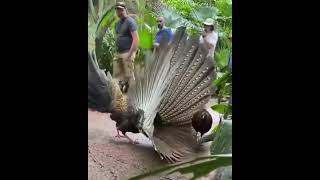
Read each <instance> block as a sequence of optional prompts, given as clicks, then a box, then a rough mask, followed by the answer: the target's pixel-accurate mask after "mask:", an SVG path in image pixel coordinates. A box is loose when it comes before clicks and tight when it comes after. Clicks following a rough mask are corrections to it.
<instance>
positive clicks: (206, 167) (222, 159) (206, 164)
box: [129, 154, 232, 180]
mask: <svg viewBox="0 0 320 180" xmlns="http://www.w3.org/2000/svg"><path fill="white" fill-rule="evenodd" d="M231 164H232V155H231V154H220V155H215V156H208V157H201V158H197V159H195V160H192V161H188V162H185V163H181V164H176V165H171V166H167V167H163V168H160V169H157V170H155V171H152V172H149V173H145V174H142V175H139V176H135V177H132V178H130V179H129V180H137V179H143V178H146V177H152V176H156V175H159V174H162V173H165V172H167V173H166V174H167V175H168V174H172V173H174V172H180V173H183V174H184V173H189V172H192V173H194V177H193V178H196V177H199V176H202V175H206V174H208V173H207V172H211V171H213V170H214V169H216V168H219V167H223V166H229V165H231ZM201 169H203V170H201ZM168 171H169V172H168Z"/></svg>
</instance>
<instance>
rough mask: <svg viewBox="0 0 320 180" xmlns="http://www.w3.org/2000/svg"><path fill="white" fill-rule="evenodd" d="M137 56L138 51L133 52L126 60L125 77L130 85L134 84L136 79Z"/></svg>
mask: <svg viewBox="0 0 320 180" xmlns="http://www.w3.org/2000/svg"><path fill="white" fill-rule="evenodd" d="M135 57H136V52H134V53H133V54H132V56H131V57H129V60H128V59H126V62H124V67H125V78H126V80H127V82H128V83H129V87H130V86H132V85H133V83H134V81H135V76H134V59H135Z"/></svg>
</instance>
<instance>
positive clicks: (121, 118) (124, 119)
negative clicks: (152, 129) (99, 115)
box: [110, 109, 141, 134]
mask: <svg viewBox="0 0 320 180" xmlns="http://www.w3.org/2000/svg"><path fill="white" fill-rule="evenodd" d="M110 118H111V119H112V120H114V121H115V122H116V126H117V129H118V130H120V131H121V132H122V133H123V134H125V133H126V132H131V133H139V120H140V118H141V112H140V111H134V110H133V109H131V110H130V109H129V110H128V111H125V112H119V111H113V112H111V116H110Z"/></svg>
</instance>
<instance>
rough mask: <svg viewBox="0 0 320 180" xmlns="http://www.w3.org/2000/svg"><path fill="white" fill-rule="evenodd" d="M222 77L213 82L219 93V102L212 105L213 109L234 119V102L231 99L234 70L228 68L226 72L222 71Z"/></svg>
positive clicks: (225, 116)
mask: <svg viewBox="0 0 320 180" xmlns="http://www.w3.org/2000/svg"><path fill="white" fill-rule="evenodd" d="M220 74H221V75H220V77H219V76H218V79H216V80H215V81H214V82H213V83H214V84H215V86H216V88H217V91H216V93H217V94H218V104H216V105H214V106H212V109H213V110H215V111H216V112H218V113H220V114H222V115H223V116H224V118H225V119H227V118H231V119H232V102H231V101H230V99H231V96H232V71H230V70H228V69H227V70H226V72H224V73H220Z"/></svg>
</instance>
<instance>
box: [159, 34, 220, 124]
mask: <svg viewBox="0 0 320 180" xmlns="http://www.w3.org/2000/svg"><path fill="white" fill-rule="evenodd" d="M187 44H188V45H187V46H186V48H185V49H184V52H183V57H181V56H180V59H179V62H178V64H179V67H178V70H177V71H176V75H175V76H174V79H173V80H172V82H171V85H170V87H169V89H168V91H167V93H166V95H165V97H164V98H163V101H162V102H161V105H160V110H159V114H160V117H161V120H162V122H161V123H162V124H175V125H182V124H190V123H191V121H192V116H193V114H194V113H195V112H197V111H198V110H200V109H202V108H203V105H205V104H206V103H207V102H208V101H209V100H210V96H211V95H212V94H213V93H214V91H213V90H214V89H213V87H212V79H213V78H214V76H215V72H214V63H213V60H212V58H208V57H207V56H206V55H207V53H208V51H207V49H206V48H205V47H204V45H203V44H199V38H198V37H195V38H190V39H189V40H188V43H187Z"/></svg>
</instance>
